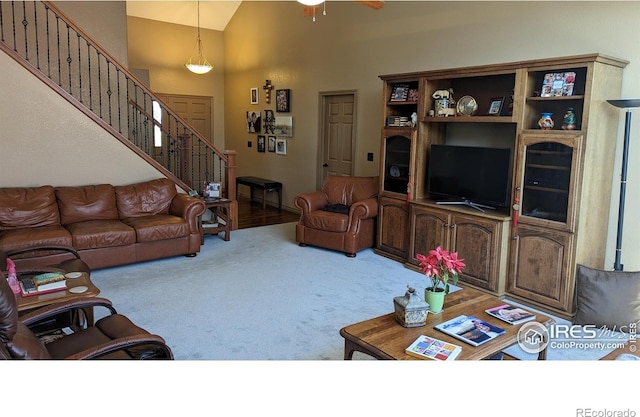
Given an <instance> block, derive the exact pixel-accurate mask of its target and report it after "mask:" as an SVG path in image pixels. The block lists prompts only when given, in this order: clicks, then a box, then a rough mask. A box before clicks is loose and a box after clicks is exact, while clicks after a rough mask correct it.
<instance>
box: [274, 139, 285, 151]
mask: <svg viewBox="0 0 640 417" xmlns="http://www.w3.org/2000/svg"><path fill="white" fill-rule="evenodd" d="M276 154H278V155H286V154H287V140H286V139H280V138H277V139H276Z"/></svg>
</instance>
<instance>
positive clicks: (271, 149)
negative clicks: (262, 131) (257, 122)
mask: <svg viewBox="0 0 640 417" xmlns="http://www.w3.org/2000/svg"><path fill="white" fill-rule="evenodd" d="M275 151H276V137H275V136H269V152H275Z"/></svg>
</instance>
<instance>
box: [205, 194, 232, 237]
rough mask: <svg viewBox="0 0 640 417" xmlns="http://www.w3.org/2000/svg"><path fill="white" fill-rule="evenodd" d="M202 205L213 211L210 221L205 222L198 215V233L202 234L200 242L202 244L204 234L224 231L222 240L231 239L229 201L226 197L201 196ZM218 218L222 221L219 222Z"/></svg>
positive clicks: (215, 233)
mask: <svg viewBox="0 0 640 417" xmlns="http://www.w3.org/2000/svg"><path fill="white" fill-rule="evenodd" d="M202 201H204V205H205V206H206V207H207V209H209V210H211V212H212V213H213V217H212V221H211V222H208V223H205V222H203V221H202V217H200V234H201V236H202V244H204V235H217V234H219V233H220V232H224V240H225V241H226V242H228V241H229V240H230V239H231V222H230V221H229V203H230V202H231V201H230V200H229V199H227V198H221V197H211V198H203V199H202ZM220 220H222V221H224V223H221V222H220Z"/></svg>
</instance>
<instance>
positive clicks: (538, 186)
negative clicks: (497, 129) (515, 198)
mask: <svg viewBox="0 0 640 417" xmlns="http://www.w3.org/2000/svg"><path fill="white" fill-rule="evenodd" d="M582 142H583V137H582V136H580V135H567V134H564V135H563V134H548V135H544V134H541V133H536V134H523V135H521V137H520V143H519V146H518V159H517V161H518V162H517V163H518V169H517V174H516V178H517V180H516V184H517V187H518V188H517V190H518V191H519V192H520V200H521V202H520V222H521V223H526V224H531V225H538V226H541V227H550V228H554V229H561V230H567V231H574V230H575V224H576V213H577V209H578V203H577V202H578V201H579V195H578V184H579V183H580V175H579V168H580V167H581V166H582V162H581V153H582V151H581V149H582V145H581V144H582Z"/></svg>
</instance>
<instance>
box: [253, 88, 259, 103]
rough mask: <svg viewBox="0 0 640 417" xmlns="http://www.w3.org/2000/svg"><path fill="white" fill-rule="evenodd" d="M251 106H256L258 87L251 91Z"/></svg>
mask: <svg viewBox="0 0 640 417" xmlns="http://www.w3.org/2000/svg"><path fill="white" fill-rule="evenodd" d="M251 104H258V87H254V88H252V89H251Z"/></svg>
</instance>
